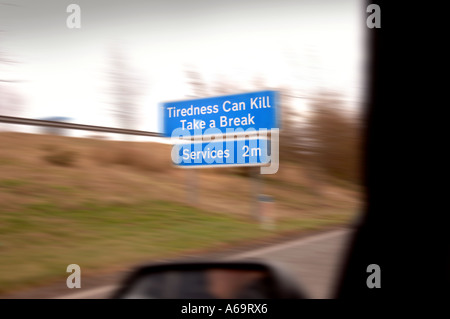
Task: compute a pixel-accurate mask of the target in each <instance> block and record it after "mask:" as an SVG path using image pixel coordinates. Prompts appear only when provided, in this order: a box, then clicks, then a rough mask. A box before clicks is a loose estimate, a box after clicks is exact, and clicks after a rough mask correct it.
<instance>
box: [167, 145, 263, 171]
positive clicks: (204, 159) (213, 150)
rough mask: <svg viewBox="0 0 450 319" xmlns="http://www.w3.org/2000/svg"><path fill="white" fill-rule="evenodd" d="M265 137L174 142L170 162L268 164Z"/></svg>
mask: <svg viewBox="0 0 450 319" xmlns="http://www.w3.org/2000/svg"><path fill="white" fill-rule="evenodd" d="M269 143H270V141H269V140H268V139H267V138H242V139H230V140H220V141H211V142H189V143H183V144H176V145H174V146H173V149H172V162H173V163H174V164H175V165H178V166H182V167H214V166H229V165H232V166H261V165H265V164H268V163H269V161H270V157H269V156H268V146H269Z"/></svg>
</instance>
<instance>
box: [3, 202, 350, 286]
mask: <svg viewBox="0 0 450 319" xmlns="http://www.w3.org/2000/svg"><path fill="white" fill-rule="evenodd" d="M338 216H340V215H338V214H334V215H333V214H330V215H326V214H325V213H324V214H323V215H319V216H318V217H317V218H314V219H312V218H308V219H305V218H303V219H302V218H301V217H298V218H290V219H286V220H280V222H279V224H278V225H277V228H276V230H275V232H283V231H290V230H302V229H305V230H306V229H318V228H320V227H324V226H326V225H330V224H333V223H336V222H342V218H341V216H340V217H339V218H337V217H338ZM273 232H274V231H272V232H268V231H266V230H263V229H261V227H260V225H259V224H257V223H255V222H254V221H252V220H250V219H246V218H243V217H236V216H234V215H226V214H220V213H212V212H208V211H203V210H199V209H195V208H193V207H189V206H184V205H180V204H175V203H172V202H166V201H151V202H147V203H144V204H141V205H115V206H102V205H96V204H92V203H90V204H86V205H85V206H84V207H82V208H79V209H70V210H61V209H60V208H58V207H57V206H54V205H52V204H48V203H41V204H35V205H30V206H28V207H27V208H26V209H24V211H21V212H17V211H15V212H0V255H1V256H2V258H0V292H6V291H9V290H11V289H15V288H20V287H24V286H30V285H35V284H38V283H45V282H46V281H49V280H54V279H57V278H61V279H63V278H65V277H66V276H67V273H66V272H65V271H66V267H67V265H69V264H72V263H75V264H78V265H80V266H81V267H82V269H83V273H84V274H86V273H89V272H95V270H98V269H103V270H105V269H108V268H111V267H116V266H120V265H123V266H126V265H130V264H133V263H135V262H139V261H142V260H148V259H151V258H166V257H175V256H176V255H178V254H180V253H181V252H187V251H197V250H204V249H214V248H217V247H220V246H221V245H223V244H234V243H236V244H238V243H243V242H245V241H246V240H252V239H256V238H260V237H264V236H268V235H271V234H273Z"/></svg>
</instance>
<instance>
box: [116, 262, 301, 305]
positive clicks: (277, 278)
mask: <svg viewBox="0 0 450 319" xmlns="http://www.w3.org/2000/svg"><path fill="white" fill-rule="evenodd" d="M111 297H112V298H114V299H135V298H136V299H149V298H151V299H299V298H300V299H303V298H307V296H306V294H305V292H304V291H303V289H302V287H301V285H300V284H299V283H298V282H297V281H296V280H295V277H294V276H292V275H291V274H289V273H288V272H287V271H286V270H285V269H283V268H281V267H280V266H277V265H274V264H269V263H267V262H261V261H219V262H209V261H205V262H178V263H163V264H153V265H144V266H141V267H138V268H137V269H136V270H135V271H133V272H132V273H131V274H130V275H129V276H128V277H127V278H126V279H125V280H124V281H123V283H122V285H121V287H120V288H119V289H117V290H116V291H115V293H114V294H113V295H112V296H111Z"/></svg>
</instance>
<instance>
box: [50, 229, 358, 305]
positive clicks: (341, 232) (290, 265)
mask: <svg viewBox="0 0 450 319" xmlns="http://www.w3.org/2000/svg"><path fill="white" fill-rule="evenodd" d="M351 234H352V231H351V230H349V229H338V230H333V231H330V232H327V233H323V234H319V235H314V236H311V237H306V238H302V239H297V240H292V241H289V242H285V243H281V244H276V245H273V246H269V247H265V248H260V249H256V250H252V251H248V252H244V253H239V254H234V255H231V256H228V257H226V258H224V259H247V258H252V259H254V258H257V259H262V260H268V261H271V262H276V263H278V264H280V265H281V266H283V267H285V268H287V270H289V271H290V272H291V273H293V274H294V275H295V276H296V277H297V279H298V280H299V281H300V282H301V283H302V284H303V286H304V288H305V290H306V292H307V293H308V294H309V296H310V297H312V298H320V299H323V298H330V297H332V291H333V289H334V286H333V285H334V284H335V282H336V276H337V274H338V273H339V270H340V267H341V262H342V257H343V255H344V252H345V249H346V248H347V243H348V240H349V238H350V235H351ZM115 288H116V286H114V285H106V286H101V287H98V288H93V289H88V290H85V291H80V292H72V293H69V294H66V295H62V296H60V297H58V299H79V298H83V299H99V298H107V297H108V296H109V295H110V294H111V292H112V291H113V289H115ZM81 289H82V288H81ZM81 289H80V290H81Z"/></svg>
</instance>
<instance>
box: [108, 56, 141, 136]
mask: <svg viewBox="0 0 450 319" xmlns="http://www.w3.org/2000/svg"><path fill="white" fill-rule="evenodd" d="M109 77H110V81H111V84H112V95H113V97H114V101H113V108H112V113H113V115H114V117H115V118H116V120H117V122H118V124H119V127H121V128H127V129H137V126H138V121H139V118H140V108H139V105H138V102H137V99H138V97H139V95H140V94H141V92H142V83H141V82H140V81H139V80H138V78H137V76H136V75H134V74H133V70H132V68H131V67H130V65H129V64H128V61H127V59H126V58H125V56H124V54H123V52H122V51H120V50H118V49H115V50H113V51H112V53H111V69H110V71H109Z"/></svg>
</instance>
